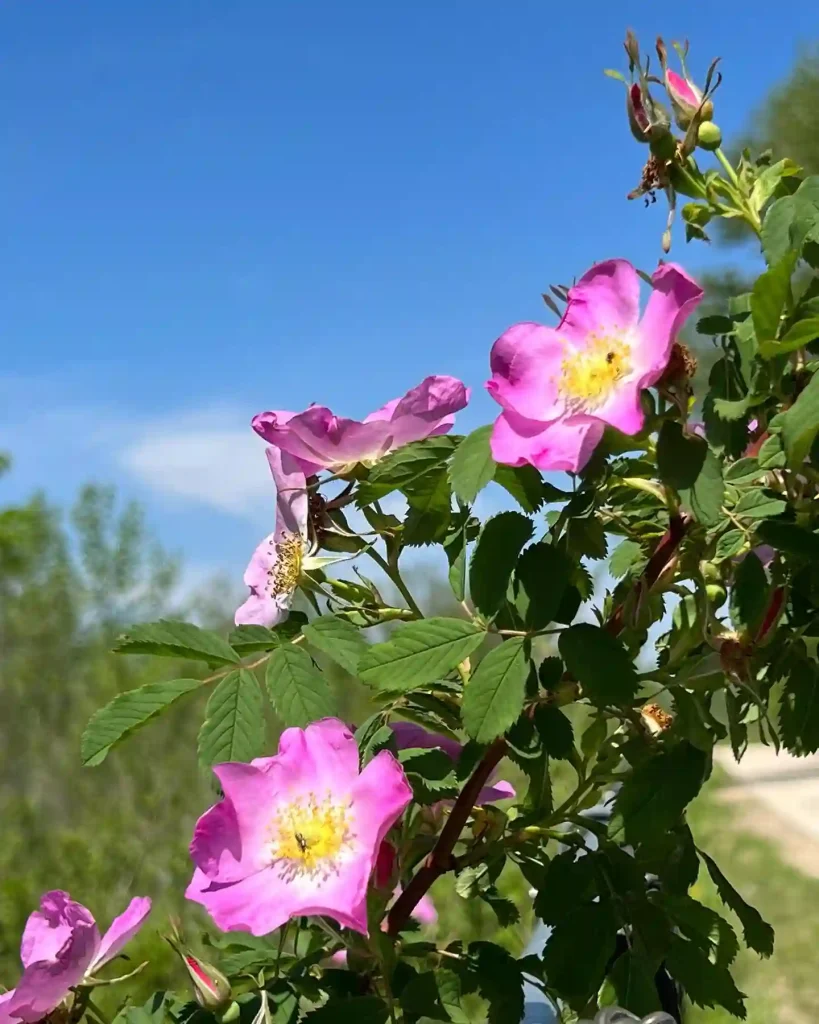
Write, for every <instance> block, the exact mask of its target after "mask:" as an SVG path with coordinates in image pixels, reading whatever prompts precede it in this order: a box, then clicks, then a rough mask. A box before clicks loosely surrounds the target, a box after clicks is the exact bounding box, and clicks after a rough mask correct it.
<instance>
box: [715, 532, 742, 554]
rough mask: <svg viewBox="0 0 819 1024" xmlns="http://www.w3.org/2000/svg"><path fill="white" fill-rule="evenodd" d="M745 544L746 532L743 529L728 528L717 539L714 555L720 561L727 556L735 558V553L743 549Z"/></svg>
mask: <svg viewBox="0 0 819 1024" xmlns="http://www.w3.org/2000/svg"><path fill="white" fill-rule="evenodd" d="M744 544H745V534H744V533H743V532H742V530H728V532H727V533H723V535H722V536H721V537H720V539H719V540H718V541H717V547H716V551H715V553H714V557H715V558H716V559H717V561H719V562H721V561H724V560H725V559H726V558H733V557H734V555H736V554H738V553H739V552H740V551H741V550H742V547H743V545H744Z"/></svg>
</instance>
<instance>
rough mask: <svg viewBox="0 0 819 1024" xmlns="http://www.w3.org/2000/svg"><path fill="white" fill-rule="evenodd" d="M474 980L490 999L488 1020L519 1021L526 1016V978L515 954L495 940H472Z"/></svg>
mask: <svg viewBox="0 0 819 1024" xmlns="http://www.w3.org/2000/svg"><path fill="white" fill-rule="evenodd" d="M469 952H470V954H471V955H472V956H473V957H474V967H475V980H476V982H477V985H478V989H479V991H480V994H481V995H482V996H483V997H484V999H486V1000H487V1002H488V1003H489V1013H488V1015H487V1018H486V1020H487V1024H519V1022H520V1021H521V1020H522V1018H523V1010H524V1006H523V978H522V976H521V973H520V968H519V967H518V965H517V961H516V960H515V958H514V957H513V956H512V955H511V954H510V953H509V952H508V951H507V950H505V949H503V948H502V947H501V946H496V945H495V944H494V943H493V942H473V943H471V944H470V946H469Z"/></svg>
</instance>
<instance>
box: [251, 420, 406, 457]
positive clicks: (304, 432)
mask: <svg viewBox="0 0 819 1024" xmlns="http://www.w3.org/2000/svg"><path fill="white" fill-rule="evenodd" d="M287 415H289V416H290V418H289V420H288V421H287V422H286V423H283V422H282V420H281V419H280V417H279V414H278V413H275V412H266V413H261V414H260V415H259V416H256V417H254V419H253V429H254V430H255V431H256V432H257V433H259V434H261V435H262V437H264V439H265V440H266V441H269V442H270V443H271V444H273V445H275V446H276V447H277V448H281V449H282V450H283V451H286V452H289V453H290V454H291V455H294V456H295V457H296V458H298V459H303V460H306V461H308V462H312V463H314V464H315V465H317V466H321V467H322V468H324V469H339V468H341V467H342V466H346V465H349V464H351V463H355V462H360V461H362V460H367V459H376V458H379V457H380V456H381V455H383V454H384V452H386V451H387V450H388V448H389V437H390V427H389V423H387V422H386V421H381V420H379V421H374V422H371V423H360V422H359V421H358V420H350V419H344V418H343V417H340V416H335V415H334V414H333V413H332V411H331V410H330V409H328V408H326V407H325V406H320V405H313V406H311V407H310V408H309V409H306V410H305V411H304V412H300V413H297V414H296V415H295V416H294V415H292V414H287Z"/></svg>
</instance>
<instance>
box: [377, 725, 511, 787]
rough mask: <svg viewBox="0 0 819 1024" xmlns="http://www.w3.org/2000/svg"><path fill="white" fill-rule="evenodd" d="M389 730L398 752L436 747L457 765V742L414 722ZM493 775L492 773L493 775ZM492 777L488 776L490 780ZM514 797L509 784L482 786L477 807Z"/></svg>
mask: <svg viewBox="0 0 819 1024" xmlns="http://www.w3.org/2000/svg"><path fill="white" fill-rule="evenodd" d="M390 728H391V729H392V731H393V732H394V733H395V740H396V742H397V744H398V749H399V750H410V749H411V748H413V747H417V748H418V749H419V750H429V749H432V748H434V747H438V748H439V749H440V750H443V752H444V753H445V754H446V756H447V757H448V758H449V759H450V761H452V763H453V764H457V762H458V759H459V758H460V756H461V751H462V750H463V747H462V746H461V744H460V743H459V742H458V741H457V740H453V739H450V737H449V736H442V735H440V734H439V733H437V732H430V731H429V730H428V729H425V728H424V727H423V726H422V725H416V723H415V722H390ZM493 774H494V773H493ZM492 777H493V776H490V779H491V778H492ZM513 796H515V787H514V786H512V785H511V784H510V783H509V782H504V781H502V780H501V781H499V782H496V783H494V784H491V785H488V786H484V788H483V789H482V790H481V791H480V793H479V794H478V805H479V806H482V805H483V804H492V803H494V802H495V801H496V800H509V799H511V798H512V797H513Z"/></svg>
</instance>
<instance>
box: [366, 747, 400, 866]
mask: <svg viewBox="0 0 819 1024" xmlns="http://www.w3.org/2000/svg"><path fill="white" fill-rule="evenodd" d="M351 799H352V806H353V813H354V815H355V835H356V842H357V843H358V844H359V845H360V846H361V847H362V848H363V849H364V850H367V851H372V852H371V853H370V854H369V856H370V862H371V864H372V862H373V861H374V860H375V856H376V853H377V851H378V848H379V847H380V846H381V843H382V841H383V839H384V837H385V836H386V834H387V833H388V832H389V830H390V829H391V828H392V826H393V825H394V824H395V822H396V821H397V820H398V818H399V817H400V816H401V814H402V813H403V811H404V808H405V807H406V806H407V804H408V803H409V802H410V800H412V789H411V787H410V784H409V782H408V781H407V777H406V775H405V774H404V769H403V768H402V767H401V765H400V764H399V763H398V761H397V760H396V758H395V757H393V755H392V754H391V753H390V752H389V751H388V750H382V751H380V753H378V754H376V755H375V757H374V758H373V759H372V761H370V762H369V763H368V764H367V765H365V767H364V770H363V771H362V773H361V774H360V775H359V776H358V778H357V779H356V781H355V783H354V784H353V788H352V792H351ZM368 877H369V876H368Z"/></svg>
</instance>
